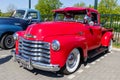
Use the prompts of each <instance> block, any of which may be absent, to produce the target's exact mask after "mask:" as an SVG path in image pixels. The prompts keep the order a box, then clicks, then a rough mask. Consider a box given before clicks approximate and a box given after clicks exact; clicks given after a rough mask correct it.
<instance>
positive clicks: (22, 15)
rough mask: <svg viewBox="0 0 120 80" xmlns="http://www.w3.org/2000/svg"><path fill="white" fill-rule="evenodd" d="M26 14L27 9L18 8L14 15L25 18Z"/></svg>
mask: <svg viewBox="0 0 120 80" xmlns="http://www.w3.org/2000/svg"><path fill="white" fill-rule="evenodd" d="M24 14H25V11H24V10H16V11H15V12H14V13H13V15H12V17H15V18H23V17H24Z"/></svg>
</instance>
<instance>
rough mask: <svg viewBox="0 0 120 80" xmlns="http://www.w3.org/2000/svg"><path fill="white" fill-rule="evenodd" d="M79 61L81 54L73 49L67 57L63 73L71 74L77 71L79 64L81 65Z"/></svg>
mask: <svg viewBox="0 0 120 80" xmlns="http://www.w3.org/2000/svg"><path fill="white" fill-rule="evenodd" d="M80 60H81V54H80V52H79V50H78V49H76V48H75V49H73V50H72V51H71V52H70V54H69V56H68V59H67V61H66V64H65V66H64V69H63V73H64V74H71V73H73V72H75V71H76V70H77V69H78V67H79V64H81V63H80Z"/></svg>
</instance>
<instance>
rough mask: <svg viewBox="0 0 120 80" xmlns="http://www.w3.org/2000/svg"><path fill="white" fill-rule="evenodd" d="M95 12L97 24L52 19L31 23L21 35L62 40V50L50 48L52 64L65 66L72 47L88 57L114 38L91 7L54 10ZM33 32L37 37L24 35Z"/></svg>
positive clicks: (45, 39)
mask: <svg viewBox="0 0 120 80" xmlns="http://www.w3.org/2000/svg"><path fill="white" fill-rule="evenodd" d="M84 10H85V11H86V10H89V12H91V13H92V12H93V13H94V12H95V13H96V14H98V15H97V18H98V23H97V25H93V26H90V25H89V24H83V23H80V22H72V21H51V22H41V23H36V24H33V25H30V26H29V27H28V28H27V30H26V31H21V32H18V34H19V37H23V38H25V39H27V40H37V41H44V42H49V43H52V41H53V40H58V41H59V42H60V50H58V51H54V50H52V49H51V48H50V56H51V59H50V61H51V64H59V65H60V67H63V66H64V64H65V63H66V60H67V58H68V55H69V53H70V52H71V50H72V49H74V48H78V49H81V50H82V52H83V53H81V54H83V57H84V58H86V57H88V55H87V52H88V51H89V50H93V49H96V48H98V47H100V46H101V45H102V46H108V44H109V41H110V39H112V38H113V34H112V31H109V30H108V29H106V30H105V28H104V29H103V28H102V27H101V26H100V15H99V13H98V12H97V11H96V10H94V9H91V8H81V7H80V8H77V7H68V8H63V9H57V10H54V12H61V13H62V12H63V13H64V12H69V11H72V12H76V11H84ZM26 34H31V35H33V36H35V38H26V37H25V36H24V35H26ZM18 45H19V44H18V42H17V41H16V52H17V51H18Z"/></svg>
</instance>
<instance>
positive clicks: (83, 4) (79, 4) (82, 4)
mask: <svg viewBox="0 0 120 80" xmlns="http://www.w3.org/2000/svg"><path fill="white" fill-rule="evenodd" d="M73 6H75V7H85V6H86V4H85V3H84V2H80V3H76V4H74V5H73Z"/></svg>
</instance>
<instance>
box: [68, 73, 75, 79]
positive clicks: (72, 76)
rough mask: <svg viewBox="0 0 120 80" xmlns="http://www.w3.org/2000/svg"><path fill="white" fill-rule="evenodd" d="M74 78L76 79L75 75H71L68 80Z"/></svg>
mask: <svg viewBox="0 0 120 80" xmlns="http://www.w3.org/2000/svg"><path fill="white" fill-rule="evenodd" d="M74 77H75V75H73V74H71V75H69V76H68V77H67V78H68V79H73V78H74Z"/></svg>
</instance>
